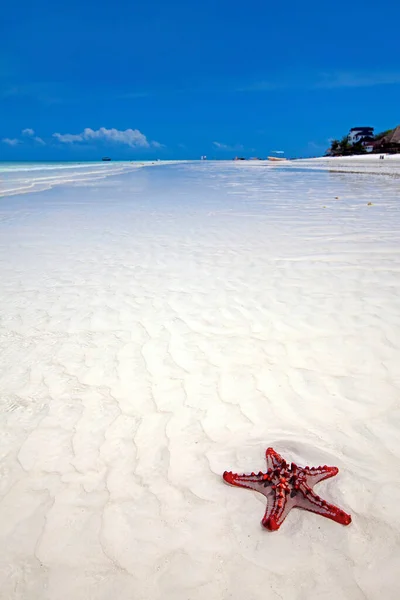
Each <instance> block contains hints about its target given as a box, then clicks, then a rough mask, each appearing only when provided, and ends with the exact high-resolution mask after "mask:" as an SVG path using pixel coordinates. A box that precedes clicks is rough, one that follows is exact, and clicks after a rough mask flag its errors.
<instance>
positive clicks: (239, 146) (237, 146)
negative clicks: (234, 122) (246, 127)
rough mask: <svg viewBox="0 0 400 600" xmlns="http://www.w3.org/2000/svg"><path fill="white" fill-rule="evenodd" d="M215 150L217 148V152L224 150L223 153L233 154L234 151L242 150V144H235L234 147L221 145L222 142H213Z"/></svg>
mask: <svg viewBox="0 0 400 600" xmlns="http://www.w3.org/2000/svg"><path fill="white" fill-rule="evenodd" d="M213 144H214V146H215V148H217V150H225V151H231V152H234V151H236V150H243V149H244V148H243V146H242V144H235V145H234V146H230V145H229V144H223V143H222V142H213Z"/></svg>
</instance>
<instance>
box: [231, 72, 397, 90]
mask: <svg viewBox="0 0 400 600" xmlns="http://www.w3.org/2000/svg"><path fill="white" fill-rule="evenodd" d="M397 84H400V71H399V72H395V71H394V72H382V71H376V72H374V71H368V72H367V71H344V70H343V71H339V70H336V71H330V72H321V71H318V72H311V73H310V72H308V73H295V74H288V73H286V74H283V75H280V76H278V77H275V78H271V79H268V80H263V79H260V80H259V81H254V82H252V83H250V84H248V85H246V86H243V87H241V88H238V90H237V91H239V92H272V91H279V90H287V89H298V90H302V89H304V90H324V89H326V90H329V89H340V88H366V87H376V86H383V85H397Z"/></svg>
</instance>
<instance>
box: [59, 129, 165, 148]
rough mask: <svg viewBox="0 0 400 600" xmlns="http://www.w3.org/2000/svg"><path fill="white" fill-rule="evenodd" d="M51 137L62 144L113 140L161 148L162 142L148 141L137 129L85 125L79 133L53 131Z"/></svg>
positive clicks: (128, 144)
mask: <svg viewBox="0 0 400 600" xmlns="http://www.w3.org/2000/svg"><path fill="white" fill-rule="evenodd" d="M53 137H54V138H56V139H57V140H58V141H59V142H61V143H63V144H75V143H76V142H77V143H81V142H93V141H100V142H113V143H116V144H125V145H126V146H130V147H131V148H151V147H152V148H161V147H162V144H160V143H159V142H155V141H149V140H148V139H147V137H146V136H145V135H144V134H143V133H142V132H141V131H139V129H125V131H120V130H119V129H106V128H105V127H100V129H97V130H94V129H91V128H90V127H86V129H84V130H83V131H82V132H81V133H53Z"/></svg>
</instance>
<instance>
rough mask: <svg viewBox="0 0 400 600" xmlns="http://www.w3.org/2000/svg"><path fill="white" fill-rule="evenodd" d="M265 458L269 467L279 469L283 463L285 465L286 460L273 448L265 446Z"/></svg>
mask: <svg viewBox="0 0 400 600" xmlns="http://www.w3.org/2000/svg"><path fill="white" fill-rule="evenodd" d="M265 458H266V460H267V468H268V470H269V469H279V468H280V467H282V466H283V465H286V464H287V463H286V461H285V460H284V459H283V458H282V456H281V455H280V454H278V453H277V452H275V450H274V449H273V448H267V451H266V453H265Z"/></svg>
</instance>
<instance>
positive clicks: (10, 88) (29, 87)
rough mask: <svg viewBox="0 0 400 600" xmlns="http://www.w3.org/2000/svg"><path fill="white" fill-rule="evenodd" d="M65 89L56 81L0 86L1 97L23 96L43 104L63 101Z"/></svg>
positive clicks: (65, 94) (48, 104)
mask: <svg viewBox="0 0 400 600" xmlns="http://www.w3.org/2000/svg"><path fill="white" fill-rule="evenodd" d="M67 92H68V89H67V90H66V88H65V86H64V85H63V84H57V83H40V82H37V83H26V84H17V85H5V86H2V87H1V88H0V97H1V98H5V99H7V98H10V99H11V100H12V99H13V98H25V99H27V100H30V101H34V102H39V103H40V104H44V105H45V106H50V105H53V104H60V103H62V102H64V98H65V96H68V94H67Z"/></svg>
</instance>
